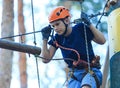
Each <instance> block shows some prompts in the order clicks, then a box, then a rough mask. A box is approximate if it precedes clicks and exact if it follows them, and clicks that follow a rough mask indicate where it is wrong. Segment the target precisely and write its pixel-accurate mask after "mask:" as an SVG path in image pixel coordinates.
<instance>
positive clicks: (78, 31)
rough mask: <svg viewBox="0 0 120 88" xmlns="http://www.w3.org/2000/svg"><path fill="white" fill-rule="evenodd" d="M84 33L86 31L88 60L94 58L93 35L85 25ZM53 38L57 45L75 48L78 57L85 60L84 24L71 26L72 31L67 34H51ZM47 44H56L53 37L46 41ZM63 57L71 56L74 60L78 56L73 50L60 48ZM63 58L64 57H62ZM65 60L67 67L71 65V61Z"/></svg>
mask: <svg viewBox="0 0 120 88" xmlns="http://www.w3.org/2000/svg"><path fill="white" fill-rule="evenodd" d="M85 29H86V33H87V44H88V50H89V58H90V61H91V60H92V59H93V58H94V52H93V48H92V44H91V40H92V39H93V37H94V35H93V33H92V32H91V30H90V29H89V27H87V26H85ZM53 37H54V39H55V40H56V41H57V42H58V44H59V45H61V46H63V47H65V48H71V49H75V50H77V51H78V52H79V54H80V59H82V60H85V61H87V52H86V43H85V33H84V24H83V23H79V24H76V25H75V26H73V27H72V32H71V34H70V35H69V36H67V37H65V36H62V35H58V34H55V36H53ZM48 44H49V45H52V46H54V47H55V48H57V47H56V45H55V44H54V43H53V39H51V40H50V41H49V42H48ZM60 50H61V52H62V56H63V58H71V59H74V60H78V56H77V54H76V53H75V52H73V51H70V50H66V49H61V48H60ZM64 60H65V59H64ZM65 62H66V63H67V64H68V67H72V65H73V61H70V60H65Z"/></svg>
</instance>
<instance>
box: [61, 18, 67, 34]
mask: <svg viewBox="0 0 120 88" xmlns="http://www.w3.org/2000/svg"><path fill="white" fill-rule="evenodd" d="M62 22H63V23H64V25H65V31H64V33H63V34H62V36H65V35H66V33H67V30H68V28H67V27H68V24H66V23H65V22H64V20H62Z"/></svg>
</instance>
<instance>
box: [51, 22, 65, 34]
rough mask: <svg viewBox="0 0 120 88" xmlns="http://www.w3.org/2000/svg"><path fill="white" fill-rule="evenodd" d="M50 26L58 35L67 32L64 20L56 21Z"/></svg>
mask: <svg viewBox="0 0 120 88" xmlns="http://www.w3.org/2000/svg"><path fill="white" fill-rule="evenodd" d="M50 25H51V26H52V27H53V29H54V30H55V32H56V33H57V34H58V35H62V34H63V33H64V31H65V24H64V23H63V21H62V20H58V21H54V22H52V23H50Z"/></svg>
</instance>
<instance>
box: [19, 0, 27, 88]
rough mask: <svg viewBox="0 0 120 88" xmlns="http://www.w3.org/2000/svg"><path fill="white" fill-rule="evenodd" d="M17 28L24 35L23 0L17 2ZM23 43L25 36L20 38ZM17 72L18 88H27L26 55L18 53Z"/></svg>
mask: <svg viewBox="0 0 120 88" xmlns="http://www.w3.org/2000/svg"><path fill="white" fill-rule="evenodd" d="M18 28H19V33H20V34H24V33H25V26H24V16H23V0H18ZM24 41H25V36H22V37H21V38H20V42H24ZM19 71H20V86H21V87H20V88H27V73H26V54H25V53H19Z"/></svg>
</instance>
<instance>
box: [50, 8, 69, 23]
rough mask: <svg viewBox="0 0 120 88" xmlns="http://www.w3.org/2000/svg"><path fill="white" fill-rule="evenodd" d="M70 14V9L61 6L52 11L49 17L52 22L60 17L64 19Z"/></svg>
mask: <svg viewBox="0 0 120 88" xmlns="http://www.w3.org/2000/svg"><path fill="white" fill-rule="evenodd" d="M68 16H70V13H69V10H68V9H67V8H65V7H64V6H59V7H57V8H55V9H54V10H53V11H52V13H51V14H50V15H49V17H48V19H49V22H50V23H51V22H53V21H56V20H59V19H64V18H66V17H68Z"/></svg>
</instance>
